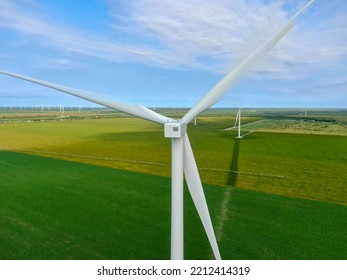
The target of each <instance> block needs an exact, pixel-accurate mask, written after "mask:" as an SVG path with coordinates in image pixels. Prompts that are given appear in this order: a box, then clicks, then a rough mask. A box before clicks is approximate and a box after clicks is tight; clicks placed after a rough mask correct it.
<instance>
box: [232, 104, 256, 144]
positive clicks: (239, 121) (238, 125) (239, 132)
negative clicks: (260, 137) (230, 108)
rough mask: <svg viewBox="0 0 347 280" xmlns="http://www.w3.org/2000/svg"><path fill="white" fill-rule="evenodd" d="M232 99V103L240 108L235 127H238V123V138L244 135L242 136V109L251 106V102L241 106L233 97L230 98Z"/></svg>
mask: <svg viewBox="0 0 347 280" xmlns="http://www.w3.org/2000/svg"><path fill="white" fill-rule="evenodd" d="M230 101H231V102H232V103H234V105H235V106H236V107H237V108H238V110H237V114H236V120H235V125H234V127H236V125H237V127H238V129H237V130H238V132H237V136H236V138H242V136H241V111H242V109H244V108H247V107H249V106H251V104H249V105H246V106H243V107H241V106H239V105H238V104H237V103H236V102H235V101H234V100H231V99H230Z"/></svg>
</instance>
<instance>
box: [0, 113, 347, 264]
mask: <svg viewBox="0 0 347 280" xmlns="http://www.w3.org/2000/svg"><path fill="white" fill-rule="evenodd" d="M218 112H219V113H221V112H222V111H218ZM281 112H282V113H285V112H284V111H281ZM324 112H325V111H324ZM180 113H181V112H180V111H177V112H176V111H175V112H174V114H180ZM247 113H248V116H247V114H246V116H245V117H244V118H243V120H242V122H243V123H244V124H246V123H249V125H246V126H245V128H246V127H247V126H252V125H257V124H259V123H261V122H262V121H260V122H257V121H259V120H261V119H262V117H259V116H256V115H252V114H254V112H253V111H249V112H247ZM311 113H312V112H311ZM318 113H322V112H321V111H319V112H317V114H318ZM85 116H86V118H84V116H83V118H82V119H79V118H75V117H72V118H70V119H68V118H64V119H63V120H64V121H59V120H58V119H57V120H58V121H57V120H54V121H52V120H49V119H47V118H43V119H42V118H41V117H40V118H39V119H36V120H35V121H30V122H27V121H15V122H12V123H6V122H5V123H2V124H1V125H0V134H1V138H0V174H1V176H0V259H167V258H169V247H170V245H169V244H170V192H171V191H170V185H171V183H170V178H169V177H170V172H171V171H170V169H171V167H170V150H171V147H170V140H169V139H165V138H164V137H163V136H164V135H163V128H162V127H161V126H159V125H156V124H152V123H148V122H145V121H142V120H139V119H137V118H119V117H116V118H115V117H114V116H110V117H105V118H96V116H95V115H94V113H93V115H92V117H91V118H89V117H90V115H89V116H88V115H85ZM32 117H33V116H32V115H31V114H28V115H26V116H25V117H19V120H27V119H26V118H32ZM234 117H235V114H234V115H233V116H231V117H227V116H218V114H217V113H215V116H207V117H200V118H198V125H197V126H194V125H190V126H189V128H188V130H189V136H190V139H191V143H192V147H193V151H194V153H195V156H196V160H197V164H198V167H199V169H200V174H201V177H202V180H203V183H204V187H205V191H206V196H207V200H208V204H209V207H210V211H211V215H212V219H213V222H214V226H215V230H216V234H217V238H218V241H219V245H220V250H221V254H222V257H223V258H224V259H347V254H346V252H347V242H346V241H347V234H346V233H347V224H346V222H345V219H346V216H347V215H346V214H347V192H346V182H347V153H346V152H345V151H346V150H347V141H346V139H347V138H346V137H345V136H337V135H316V134H297V133H283V131H282V132H281V133H271V132H266V131H264V132H260V131H259V132H254V133H252V134H250V135H248V136H246V137H245V138H243V139H240V140H238V139H235V136H236V133H237V132H236V131H233V130H229V131H226V130H225V128H228V127H231V126H233V124H234V123H235V118H234ZM318 117H319V118H322V117H323V116H322V115H319V116H318ZM331 117H332V114H329V118H331ZM283 118H284V119H285V118H287V117H283ZM334 119H336V120H337V119H338V122H339V123H343V122H344V121H346V120H347V119H346V117H345V115H343V114H341V115H336V116H334ZM291 132H292V131H291ZM185 196H186V201H185V214H186V216H185V233H186V239H185V242H186V244H185V246H186V250H185V253H186V256H185V257H186V258H188V259H199V258H201V259H210V258H212V252H211V251H210V247H209V245H208V242H207V238H206V237H205V234H204V231H203V229H202V226H201V223H200V222H199V219H198V216H197V214H196V210H195V209H194V206H193V205H192V202H191V200H190V197H189V194H188V192H187V191H186V193H185ZM139 234H140V238H139Z"/></svg>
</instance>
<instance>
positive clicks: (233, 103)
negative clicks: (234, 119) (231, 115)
mask: <svg viewBox="0 0 347 280" xmlns="http://www.w3.org/2000/svg"><path fill="white" fill-rule="evenodd" d="M230 101H231V102H232V103H233V104H234V105H235V106H236V107H237V108H240V106H239V105H238V104H237V103H236V102H235V101H234V100H232V99H230Z"/></svg>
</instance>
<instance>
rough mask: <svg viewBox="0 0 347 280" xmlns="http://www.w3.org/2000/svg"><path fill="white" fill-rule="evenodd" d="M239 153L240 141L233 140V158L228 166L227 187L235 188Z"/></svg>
mask: <svg viewBox="0 0 347 280" xmlns="http://www.w3.org/2000/svg"><path fill="white" fill-rule="evenodd" d="M239 152H240V139H238V138H236V139H235V144H234V149H233V158H232V160H231V165H230V175H229V178H228V181H227V186H236V183H237V176H238V161H239Z"/></svg>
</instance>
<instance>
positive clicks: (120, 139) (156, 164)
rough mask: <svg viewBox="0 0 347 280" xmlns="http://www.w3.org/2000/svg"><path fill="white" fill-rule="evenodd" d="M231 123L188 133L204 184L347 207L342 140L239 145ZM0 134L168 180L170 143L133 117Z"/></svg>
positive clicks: (276, 138)
mask: <svg viewBox="0 0 347 280" xmlns="http://www.w3.org/2000/svg"><path fill="white" fill-rule="evenodd" d="M258 119H259V118H249V119H247V118H245V120H244V121H245V122H247V121H255V120H258ZM233 123H234V119H233V118H232V117H208V118H199V119H198V125H197V126H193V125H192V126H190V127H189V136H190V139H191V143H192V146H193V150H194V153H195V156H196V160H197V163H198V167H199V168H200V173H201V177H202V180H203V182H204V183H209V184H214V185H221V186H236V187H238V188H242V189H249V190H257V191H262V192H268V193H274V194H280V195H287V196H291V197H298V198H310V199H315V200H321V201H330V202H336V203H341V204H347V195H346V191H345V187H346V183H345V182H346V181H347V164H346V162H347V153H345V151H346V149H347V141H346V138H345V137H341V136H331V135H299V134H283V133H281V134H279V133H266V132H255V133H253V134H250V135H249V136H247V137H245V138H243V139H241V140H240V141H238V140H236V139H235V136H236V131H225V130H224V128H227V127H230V124H233ZM0 133H1V135H2V137H1V138H0V148H1V149H16V150H18V151H21V152H26V153H32V154H40V155H44V156H49V157H54V158H61V159H67V160H72V161H78V162H84V163H90V164H96V165H102V166H108V167H113V168H120V169H124V170H129V171H136V172H141V173H147V174H153V175H160V176H170V140H169V139H165V138H164V137H163V130H162V127H161V126H159V125H156V124H152V123H148V122H145V121H141V120H139V119H136V118H124V119H122V118H116V119H102V120H83V121H82V120H81V121H68V122H35V123H14V124H3V125H1V127H0ZM202 139H203V141H202ZM312 186H314V188H313V187H312Z"/></svg>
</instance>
